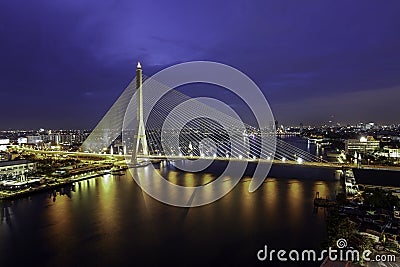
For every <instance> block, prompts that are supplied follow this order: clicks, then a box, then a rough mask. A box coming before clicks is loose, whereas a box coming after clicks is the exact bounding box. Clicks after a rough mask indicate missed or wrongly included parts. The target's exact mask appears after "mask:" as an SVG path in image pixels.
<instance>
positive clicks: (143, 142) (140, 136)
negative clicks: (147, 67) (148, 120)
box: [131, 62, 149, 164]
mask: <svg viewBox="0 0 400 267" xmlns="http://www.w3.org/2000/svg"><path fill="white" fill-rule="evenodd" d="M142 85H143V77H142V66H141V65H140V62H138V64H137V67H136V96H137V97H136V100H137V110H136V129H135V136H134V144H135V147H134V149H133V154H132V160H131V162H132V163H134V164H137V163H138V160H137V156H138V155H139V154H141V155H144V156H148V155H149V150H148V148H147V138H146V130H145V127H144V122H143V92H142ZM140 148H141V151H140ZM140 152H141V153H140Z"/></svg>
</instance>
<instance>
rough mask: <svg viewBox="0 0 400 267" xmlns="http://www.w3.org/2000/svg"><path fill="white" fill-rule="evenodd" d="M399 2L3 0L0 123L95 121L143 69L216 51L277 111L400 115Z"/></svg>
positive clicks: (214, 56)
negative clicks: (139, 69)
mask: <svg viewBox="0 0 400 267" xmlns="http://www.w3.org/2000/svg"><path fill="white" fill-rule="evenodd" d="M399 10H400V2H398V1H305V2H304V1H233V0H231V1H157V2H156V1H149V0H146V1H132V0H128V1H103V0H90V1H67V0H64V1H62V0H41V1H28V0H24V1H21V0H13V1H2V2H1V3H0V36H1V39H0V88H1V89H0V99H1V100H2V101H1V103H2V112H1V113H0V121H1V125H0V129H9V128H25V129H27V128H34V129H36V128H39V127H44V128H92V127H94V126H95V125H96V123H97V122H98V121H99V120H100V119H101V117H102V116H103V115H104V113H105V112H106V111H107V110H108V108H109V107H110V106H111V105H112V104H113V102H114V101H115V99H116V98H117V97H118V96H119V95H120V94H121V92H122V91H123V89H124V88H125V86H126V85H127V84H128V83H129V81H130V80H131V79H132V78H133V77H134V75H135V67H136V62H137V61H138V60H140V61H141V62H142V66H143V68H144V73H145V74H147V75H151V74H153V73H154V72H156V71H158V70H161V69H163V68H164V67H166V66H170V65H172V64H174V63H178V62H184V61H190V60H212V61H218V62H222V63H226V64H229V65H231V66H233V67H236V68H238V69H240V70H241V71H243V72H245V73H246V74H247V75H249V76H250V77H251V78H252V79H253V80H254V81H255V82H256V83H257V84H258V85H259V86H260V88H262V90H263V92H264V94H265V96H266V97H267V99H268V101H269V102H270V104H271V107H272V110H273V112H274V115H275V117H276V119H277V120H279V122H282V123H284V124H293V125H298V124H299V123H300V122H303V123H304V124H319V123H325V122H327V121H328V120H330V119H331V117H332V116H333V120H334V121H335V122H342V123H354V122H359V121H376V122H381V123H400V120H399V114H400V105H399V99H400V16H399Z"/></svg>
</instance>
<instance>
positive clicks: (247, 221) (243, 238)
mask: <svg viewBox="0 0 400 267" xmlns="http://www.w3.org/2000/svg"><path fill="white" fill-rule="evenodd" d="M159 171H160V172H161V173H163V175H164V176H165V179H167V180H169V181H171V182H172V183H175V184H183V185H185V186H196V185H198V184H205V183H208V182H210V181H212V179H214V177H215V176H214V175H213V174H212V173H207V174H199V173H183V172H179V171H176V170H168V169H166V168H163V170H161V169H160V170H159ZM147 179H151V174H149V175H148V177H147ZM225 179H226V180H225V182H224V185H223V186H230V185H231V184H230V183H231V182H232V181H231V180H230V179H229V178H225ZM250 180H251V179H250V178H249V177H245V178H243V179H242V180H241V181H240V182H239V184H238V185H237V186H236V187H235V188H234V189H233V190H232V191H231V192H230V193H229V194H227V195H226V196H225V197H224V198H222V199H220V200H219V201H217V202H215V203H212V204H209V205H206V206H203V207H197V208H190V209H189V208H176V207H171V206H167V205H165V204H162V203H159V202H158V201H156V200H154V199H152V198H151V197H149V196H147V195H146V194H145V193H143V192H142V191H141V190H140V188H139V187H138V186H137V184H136V183H135V182H134V180H133V178H132V177H131V176H130V174H126V175H122V176H112V175H105V176H104V177H99V178H96V179H91V180H86V181H81V182H78V183H76V184H75V186H74V191H73V192H70V195H71V198H69V197H67V196H66V195H57V196H56V199H55V201H53V198H52V196H50V195H49V194H48V193H42V194H37V195H34V196H31V197H30V198H25V199H21V200H16V201H13V202H2V203H1V204H2V213H1V214H2V220H1V224H0V258H1V259H2V262H3V263H5V265H6V266H7V264H13V265H17V264H33V265H34V264H38V263H44V265H57V266H60V265H62V266H70V265H71V266H75V265H77V264H79V265H102V266H107V265H117V264H122V265H127V264H132V263H138V265H141V264H142V265H143V263H147V264H148V265H164V263H165V261H168V263H169V265H170V264H175V265H204V264H207V265H221V264H222V265H238V264H242V265H243V264H245V265H252V264H255V263H257V261H256V257H255V253H256V252H257V251H258V249H261V248H262V247H263V246H264V245H265V244H267V245H268V246H270V247H271V248H319V246H320V244H321V242H322V240H323V238H324V236H325V223H324V216H325V215H324V212H322V211H321V210H320V211H319V212H318V213H317V214H316V213H314V212H313V206H312V201H313V198H314V196H315V193H316V192H320V196H322V197H325V196H327V197H329V196H333V195H334V194H335V192H336V191H337V190H338V186H339V184H338V182H334V181H317V180H306V179H303V180H298V179H275V178H268V179H267V180H266V181H265V182H264V184H263V185H262V186H261V187H260V188H259V189H258V190H257V191H256V192H254V193H249V192H248V185H249V183H250ZM154 186H155V187H156V186H157V185H156V184H154ZM160 190H161V189H160ZM213 193H215V192H212V190H209V191H207V190H206V191H204V192H202V194H204V196H201V197H207V196H206V194H213ZM21 251H24V257H19V256H18V255H19V254H20V252H21ZM192 261H193V262H192ZM139 263H141V264H139ZM189 263H193V264H189ZM278 266H279V265H278ZM281 266H282V265H281ZM287 266H290V265H287ZM292 266H297V264H294V265H292ZM306 266H310V264H307V265H306ZM315 266H318V264H316V265H315Z"/></svg>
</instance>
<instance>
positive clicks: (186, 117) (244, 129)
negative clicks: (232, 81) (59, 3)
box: [81, 64, 328, 166]
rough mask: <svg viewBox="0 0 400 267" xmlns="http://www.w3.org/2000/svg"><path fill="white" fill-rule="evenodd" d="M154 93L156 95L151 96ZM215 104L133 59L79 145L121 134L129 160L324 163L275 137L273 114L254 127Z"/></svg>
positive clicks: (91, 148) (109, 141)
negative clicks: (146, 72) (128, 76)
mask: <svg viewBox="0 0 400 267" xmlns="http://www.w3.org/2000/svg"><path fill="white" fill-rule="evenodd" d="M159 95H162V97H160V98H158V99H157V101H155V100H154V99H155V98H157V97H158V96H159ZM149 103H152V105H151V106H149ZM220 104H221V103H220V102H218V101H214V100H210V99H207V98H194V99H193V98H191V97H189V96H187V95H185V94H183V93H181V92H179V91H178V90H175V89H173V88H169V87H168V85H165V84H163V83H161V82H158V81H157V80H156V79H153V78H148V77H146V76H143V75H142V71H141V66H140V64H138V68H137V71H136V77H135V78H134V79H133V81H132V82H131V83H130V84H129V85H128V86H127V88H126V89H125V90H124V91H123V93H122V94H121V96H120V97H119V98H118V99H117V101H116V102H115V103H114V104H113V106H112V107H111V108H110V109H109V111H108V112H107V113H106V114H105V116H104V117H103V118H102V119H101V121H100V122H99V123H98V125H97V126H96V127H95V129H94V130H93V131H92V133H91V134H90V135H89V137H88V138H87V139H86V140H85V142H84V143H83V145H82V149H81V151H82V152H89V153H103V152H104V151H105V150H108V149H107V148H109V147H110V146H112V145H113V143H114V142H115V140H117V139H121V140H122V144H123V153H122V154H124V155H126V156H127V158H128V157H131V159H132V162H137V160H138V159H154V158H157V159H162V158H170V159H178V158H191V159H194V158H205V159H217V160H230V159H231V160H233V159H235V160H244V161H255V160H265V161H271V162H272V161H274V162H280V163H286V164H292V163H293V164H303V163H304V164H306V163H308V164H310V163H319V164H318V165H321V166H322V165H324V166H325V165H326V164H328V163H327V162H326V161H325V160H323V159H322V158H321V157H317V156H315V155H312V154H310V153H308V152H306V151H304V150H302V149H300V148H298V147H296V146H294V145H291V144H289V143H286V142H284V141H283V140H281V139H279V138H276V135H275V123H274V120H270V121H269V123H268V124H267V125H263V126H260V127H254V126H251V125H249V124H246V123H244V122H243V121H242V120H241V118H240V117H239V116H238V115H237V114H236V113H235V112H234V111H233V110H231V109H230V108H229V106H227V105H225V106H224V105H220ZM143 117H145V122H144V121H143V120H144V119H143ZM140 125H144V128H141V127H139V126H140Z"/></svg>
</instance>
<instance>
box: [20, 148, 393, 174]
mask: <svg viewBox="0 0 400 267" xmlns="http://www.w3.org/2000/svg"><path fill="white" fill-rule="evenodd" d="M22 150H23V151H27V152H31V153H36V154H44V155H59V156H73V157H82V158H99V159H100V158H101V159H106V158H114V159H117V160H125V159H126V157H129V155H128V156H125V155H116V154H114V155H113V154H96V153H87V152H70V151H47V150H36V149H28V148H24V149H22ZM138 158H141V159H150V160H166V159H168V160H182V159H188V160H196V159H208V160H222V161H229V160H233V161H247V162H260V163H262V162H265V163H269V162H271V161H272V164H276V165H298V166H305V167H314V168H329V169H341V168H356V167H357V166H356V165H354V164H343V163H335V162H308V161H303V162H301V163H299V162H297V161H293V160H285V161H282V160H276V159H274V160H268V159H251V158H241V159H240V158H224V157H216V158H214V157H200V156H165V155H148V156H144V155H138ZM360 168H363V169H369V170H382V171H383V170H385V171H400V167H394V166H379V165H363V166H361V167H360Z"/></svg>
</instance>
